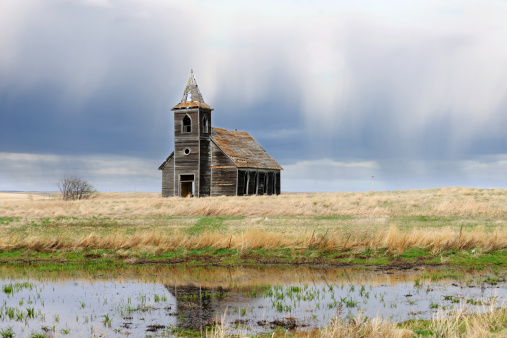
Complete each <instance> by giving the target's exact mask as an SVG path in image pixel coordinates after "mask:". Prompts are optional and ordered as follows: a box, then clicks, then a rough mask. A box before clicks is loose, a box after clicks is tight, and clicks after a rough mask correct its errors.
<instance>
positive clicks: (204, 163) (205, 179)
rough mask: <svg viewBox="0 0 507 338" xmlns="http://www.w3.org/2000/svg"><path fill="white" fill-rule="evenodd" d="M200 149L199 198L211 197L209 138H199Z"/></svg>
mask: <svg viewBox="0 0 507 338" xmlns="http://www.w3.org/2000/svg"><path fill="white" fill-rule="evenodd" d="M200 147H201V149H200V157H201V161H200V164H199V168H200V175H199V176H200V177H199V186H200V189H201V190H200V192H199V197H206V196H211V141H210V140H209V138H208V139H205V138H204V139H202V138H201V143H200Z"/></svg>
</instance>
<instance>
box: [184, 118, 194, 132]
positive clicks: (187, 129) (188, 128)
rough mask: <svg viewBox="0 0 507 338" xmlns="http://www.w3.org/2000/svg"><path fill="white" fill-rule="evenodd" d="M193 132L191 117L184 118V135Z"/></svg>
mask: <svg viewBox="0 0 507 338" xmlns="http://www.w3.org/2000/svg"><path fill="white" fill-rule="evenodd" d="M191 131H192V120H191V119H190V116H188V115H185V117H184V118H183V132H184V133H190V132H191Z"/></svg>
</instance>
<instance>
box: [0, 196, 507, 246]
mask: <svg viewBox="0 0 507 338" xmlns="http://www.w3.org/2000/svg"><path fill="white" fill-rule="evenodd" d="M0 198H1V203H0V248H1V249H4V250H5V249H7V248H11V249H21V248H27V249H33V250H47V249H50V248H52V249H76V248H83V249H113V250H123V249H150V250H155V251H157V252H162V251H168V250H175V249H178V248H185V249H202V248H208V247H213V248H216V249H223V248H229V249H231V248H237V249H241V250H246V249H274V248H291V249H292V250H295V249H299V250H302V249H307V248H319V249H322V250H327V251H340V250H365V249H366V248H370V249H376V250H377V249H386V250H389V251H396V252H404V251H405V250H407V249H408V248H415V247H417V248H423V249H426V250H431V251H432V252H439V251H442V250H450V249H457V250H468V249H470V250H473V249H481V250H503V249H505V248H507V226H506V225H507V190H505V189H472V188H460V187H454V188H441V189H428V190H408V191H390V192H337V193H301V194H281V195H279V196H249V197H225V196H224V197H214V198H200V199H198V198H161V197H160V194H158V193H140V192H136V193H134V192H132V193H130V192H122V193H98V194H96V195H95V196H94V197H93V198H90V199H87V200H78V201H63V200H61V199H60V198H59V196H58V195H57V194H54V195H48V194H44V195H37V194H35V193H32V194H19V193H16V194H11V193H2V194H0Z"/></svg>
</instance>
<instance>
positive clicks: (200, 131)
mask: <svg viewBox="0 0 507 338" xmlns="http://www.w3.org/2000/svg"><path fill="white" fill-rule="evenodd" d="M172 111H174V151H173V152H172V153H171V155H169V157H168V158H167V159H166V160H165V161H164V163H162V165H160V167H159V168H158V169H159V170H162V197H170V196H179V197H192V196H195V197H205V196H222V195H226V196H243V195H273V194H280V170H282V167H281V166H280V165H279V164H278V163H276V161H275V160H274V159H273V158H272V157H270V156H269V155H268V154H267V153H266V151H265V150H264V149H263V148H262V147H261V146H260V145H259V143H257V142H256V141H255V140H254V139H253V138H252V137H251V136H250V135H249V134H248V133H247V132H244V131H235V130H234V131H233V130H226V129H220V128H212V127H211V112H212V111H213V108H211V107H210V106H209V105H207V104H206V103H205V102H204V100H203V98H202V95H201V93H200V91H199V87H198V86H197V83H196V81H195V78H194V74H193V73H192V72H191V73H190V78H189V79H188V82H187V86H186V87H185V91H184V92H183V98H182V99H181V102H180V103H178V104H177V105H176V106H174V107H173V108H172Z"/></svg>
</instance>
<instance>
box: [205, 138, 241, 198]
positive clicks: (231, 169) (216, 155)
mask: <svg viewBox="0 0 507 338" xmlns="http://www.w3.org/2000/svg"><path fill="white" fill-rule="evenodd" d="M211 154H212V155H211V196H222V195H226V196H235V195H236V181H237V174H238V170H237V168H236V166H235V165H234V163H233V162H232V161H231V160H230V159H229V158H228V157H227V156H226V155H225V154H224V153H223V152H222V150H220V148H218V147H217V146H216V144H214V143H213V142H212V143H211Z"/></svg>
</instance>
